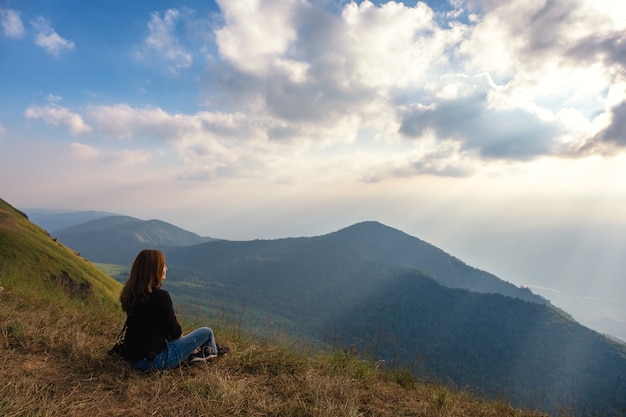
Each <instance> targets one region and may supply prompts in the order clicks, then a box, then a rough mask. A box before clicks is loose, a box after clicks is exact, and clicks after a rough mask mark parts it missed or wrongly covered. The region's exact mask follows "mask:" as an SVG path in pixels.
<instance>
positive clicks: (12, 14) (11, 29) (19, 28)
mask: <svg viewBox="0 0 626 417" xmlns="http://www.w3.org/2000/svg"><path fill="white" fill-rule="evenodd" d="M0 26H2V31H3V32H4V36H6V37H7V38H12V39H20V38H22V37H23V36H24V25H23V24H22V18H21V17H20V12H18V11H16V10H13V9H0Z"/></svg>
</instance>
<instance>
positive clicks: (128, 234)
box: [40, 212, 215, 265]
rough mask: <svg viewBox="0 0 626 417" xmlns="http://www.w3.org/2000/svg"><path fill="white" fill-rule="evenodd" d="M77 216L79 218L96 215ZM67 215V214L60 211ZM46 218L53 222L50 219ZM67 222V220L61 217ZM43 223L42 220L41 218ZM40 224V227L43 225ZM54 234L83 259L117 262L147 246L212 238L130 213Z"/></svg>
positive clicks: (161, 246)
mask: <svg viewBox="0 0 626 417" xmlns="http://www.w3.org/2000/svg"><path fill="white" fill-rule="evenodd" d="M96 213H100V212H92V213H90V214H92V216H86V217H85V216H83V217H79V218H82V219H85V218H91V217H95V216H97V214H96ZM63 216H67V214H63ZM47 221H49V222H51V223H52V224H61V222H54V219H53V218H49V219H48V220H47ZM64 222H65V223H70V221H69V219H67V220H64ZM42 224H45V222H43V221H42ZM42 224H40V226H42V227H44V226H43V225H42ZM53 234H54V237H55V238H57V239H59V241H61V242H63V244H64V245H66V246H68V247H70V248H72V249H74V250H76V251H77V252H79V253H80V254H81V255H82V256H84V257H85V258H86V259H89V260H91V261H93V262H102V263H110V264H119V265H130V264H131V263H132V262H133V260H134V259H135V256H137V253H139V251H140V250H142V249H144V248H146V247H150V248H159V249H165V248H168V247H174V246H191V245H197V244H199V243H203V242H210V241H212V240H215V239H213V238H210V237H202V236H199V235H197V234H195V233H192V232H189V231H186V230H183V229H181V228H179V227H176V226H173V225H171V224H169V223H165V222H163V221H160V220H140V219H136V218H134V217H129V216H120V215H112V216H101V217H97V218H95V219H94V220H89V221H86V222H81V223H78V224H74V225H72V226H69V227H66V228H62V229H57V230H56V231H55V232H54V233H53Z"/></svg>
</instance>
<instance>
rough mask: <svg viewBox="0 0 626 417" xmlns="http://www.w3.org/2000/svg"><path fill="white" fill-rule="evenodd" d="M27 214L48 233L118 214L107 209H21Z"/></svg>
mask: <svg viewBox="0 0 626 417" xmlns="http://www.w3.org/2000/svg"><path fill="white" fill-rule="evenodd" d="M22 211H23V212H24V213H26V214H27V215H28V219H29V220H30V221H31V222H33V223H35V224H36V225H38V226H40V227H42V228H44V229H45V230H47V231H48V232H50V233H54V232H56V231H57V230H61V229H65V228H68V227H71V226H75V225H77V224H81V223H87V222H89V221H92V220H96V219H101V218H103V217H109V216H118V214H115V213H109V212H107V211H94V210H87V211H71V210H50V209H42V208H34V209H22Z"/></svg>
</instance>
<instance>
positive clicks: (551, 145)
mask: <svg viewBox="0 0 626 417" xmlns="http://www.w3.org/2000/svg"><path fill="white" fill-rule="evenodd" d="M625 33H626V5H624V3H623V2H622V1H621V0H552V1H527V0H511V1H507V2H501V1H496V0H450V1H436V2H426V3H423V2H415V1H413V2H404V3H402V2H392V1H390V2H386V1H378V2H373V3H372V2H367V1H362V2H346V1H339V0H336V1H333V0H328V1H324V0H313V1H305V0H271V1H270V0H256V1H252V0H245V1H244V0H241V1H236V2H235V1H226V0H223V1H216V2H210V1H188V2H185V1H177V2H172V1H151V2H126V1H115V0H113V1H108V2H85V1H53V0H48V1H28V0H20V1H17V0H16V1H9V0H0V148H1V149H2V151H1V152H0V176H1V178H2V183H1V185H0V197H2V198H3V199H5V200H6V201H8V202H9V203H11V204H13V205H15V206H18V207H21V208H28V207H31V208H35V207H38V208H39V207H41V208H50V209H71V210H89V209H93V210H105V211H112V212H116V213H121V214H126V215H131V216H135V217H138V218H143V219H149V218H158V219H161V220H164V221H168V222H170V223H173V224H175V225H177V226H180V227H183V228H185V229H188V230H191V231H194V232H196V233H199V234H202V235H209V236H214V237H221V238H227V239H255V238H278V237H286V236H311V235H318V234H323V233H328V232H331V231H334V230H337V229H339V228H341V227H345V226H348V225H350V224H353V223H356V222H358V221H362V220H378V221H380V222H382V223H385V224H387V225H390V226H393V227H396V228H398V229H401V230H403V231H405V232H407V233H409V234H411V235H413V236H417V237H420V238H422V239H424V240H427V241H429V242H431V243H433V244H435V245H437V246H440V247H442V249H444V250H447V251H448V252H450V253H452V254H454V255H455V256H457V257H459V258H461V259H463V260H465V261H466V262H468V263H470V264H472V265H475V266H477V267H480V268H482V269H486V270H488V271H490V272H494V273H497V274H498V276H500V277H501V278H503V279H506V280H509V281H512V282H514V283H516V284H518V285H530V286H535V287H537V288H539V287H542V288H547V290H545V291H552V290H554V291H559V292H560V293H565V292H568V293H571V294H572V295H573V296H578V295H580V293H581V291H582V292H585V294H584V295H586V296H593V297H596V298H598V299H600V298H602V297H605V296H606V294H607V293H608V294H615V293H616V291H621V292H622V293H623V290H624V289H625V288H623V286H620V285H622V284H620V283H619V281H622V280H623V279H621V277H622V274H621V272H620V268H622V267H626V265H622V264H620V263H619V262H617V261H615V260H611V261H610V262H604V264H610V265H613V266H614V268H612V269H611V270H610V271H609V270H606V268H604V269H602V276H598V277H593V285H590V284H589V281H590V279H591V278H589V277H588V276H587V275H585V276H583V275H581V274H579V275H576V274H575V273H574V272H575V271H574V272H571V271H572V268H571V267H565V266H564V267H563V268H561V270H560V271H561V272H560V273H555V272H554V271H555V269H554V268H555V265H556V268H558V265H564V264H565V263H566V262H567V261H568V259H570V258H571V257H572V256H573V255H572V254H573V253H574V251H575V249H573V248H572V249H571V250H570V251H565V252H563V251H561V252H559V253H560V255H558V256H557V255H555V256H554V257H553V258H552V259H551V260H546V257H545V256H542V253H544V254H545V253H547V252H549V251H550V250H551V247H550V246H548V244H547V243H546V242H548V241H549V242H551V243H550V244H551V245H554V244H556V243H554V242H553V241H552V240H551V239H544V240H543V241H532V242H531V241H529V240H528V239H527V237H528V235H529V233H528V231H542V232H546V231H548V230H552V231H554V232H553V233H554V236H557V237H558V236H563V233H561V231H562V227H569V228H575V229H576V230H577V233H576V234H575V235H576V236H585V234H584V233H583V232H582V231H584V232H585V233H587V234H593V235H594V236H597V235H598V230H600V229H598V228H601V227H606V226H607V225H608V227H609V228H612V229H613V230H622V229H621V228H622V227H624V225H626V157H625V155H624V152H623V150H624V146H626V132H625V131H626V126H625V124H624V120H626V66H625V65H626V36H625V35H624V34H625ZM602 230H606V229H602ZM522 238H524V239H526V240H523V239H522ZM581 239H582V237H581ZM594 239H595V238H594ZM625 239H626V238H625ZM625 239H621V240H620V239H617V238H616V239H612V240H611V242H613V243H612V246H611V248H609V249H607V251H606V253H620V251H619V250H618V249H622V247H624V246H625V245H626V244H625V243H624V242H625ZM510 242H526V243H524V244H522V243H519V244H518V245H517V246H511V245H510ZM559 242H560V243H558V244H563V241H562V240H561V241H559ZM566 243H567V244H571V243H572V242H571V239H570V241H568V242H566ZM542 244H543V245H545V246H544V247H543V252H537V251H536V248H537V247H541V245H542ZM581 245H582V244H581ZM581 245H579V246H577V247H584V245H582V246H581ZM566 246H567V245H566ZM567 247H570V246H567ZM503 248H508V251H504V250H503ZM625 249H626V247H625ZM522 250H524V251H526V252H524V253H523V256H526V257H527V259H528V262H527V263H524V264H522V265H519V264H518V263H516V262H515V260H516V259H517V258H518V257H519V256H520V251H522ZM586 253H588V252H586ZM494 254H497V258H496V257H495V255H494ZM577 256H578V257H577V260H579V261H580V260H581V259H587V258H585V257H584V256H585V255H584V253H583V255H580V254H579V255H577ZM615 257H617V255H615ZM596 258H597V257H596ZM596 258H594V259H592V258H591V257H589V259H587V261H588V263H586V264H585V265H596V263H597V262H598V260H597V259H596ZM594 262H596V263H594ZM547 263H549V265H548V264H547ZM574 269H576V270H580V268H574ZM547 270H550V271H551V272H550V274H547V273H546V272H545V271H547ZM596 270H597V269H596ZM621 270H623V269H621ZM567 271H570V272H567ZM555 276H556V277H558V278H555ZM583 289H584V290H583ZM546 294H547V293H546ZM572 299H573V298H572ZM607 303H608V302H607ZM573 304H576V303H573ZM605 305H608V304H605ZM603 311H604V310H603ZM606 317H608V313H607V315H602V316H601V317H600V318H599V319H598V320H599V321H601V322H607V320H609V319H607V318H606ZM611 317H612V318H611V319H610V322H611V323H612V326H613V327H612V329H614V328H626V312H625V311H621V312H618V313H617V314H615V310H612V313H611ZM624 334H626V330H624ZM624 337H626V336H624Z"/></svg>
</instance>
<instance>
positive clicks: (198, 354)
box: [120, 249, 229, 371]
mask: <svg viewBox="0 0 626 417" xmlns="http://www.w3.org/2000/svg"><path fill="white" fill-rule="evenodd" d="M166 274H167V266H166V265H165V256H163V253H162V252H161V251H159V250H155V249H144V250H142V251H141V252H140V253H139V255H137V258H136V259H135V262H134V263H133V266H132V269H131V270H130V276H129V277H128V280H127V281H126V284H124V288H123V289H122V294H121V295H120V300H121V302H122V309H123V310H124V311H125V312H126V315H127V318H126V336H125V338H124V342H123V343H122V345H121V350H120V354H121V355H122V357H124V358H125V359H126V360H128V361H129V362H131V363H132V365H133V366H134V367H135V368H137V369H139V370H142V371H149V370H163V369H169V368H173V367H175V366H177V365H179V364H181V363H182V362H183V361H185V360H186V359H189V362H190V363H194V362H202V361H207V360H209V359H212V358H215V357H216V356H220V355H224V354H226V353H227V352H228V351H229V349H228V348H227V347H224V346H217V345H216V343H215V338H214V336H213V330H211V329H210V328H208V327H201V328H199V329H196V330H194V331H192V332H191V333H189V334H187V335H185V336H183V335H182V330H181V327H180V324H179V323H178V320H177V319H176V315H175V313H174V307H173V305H172V299H171V298H170V295H169V293H168V292H167V291H165V290H163V289H161V284H162V283H163V280H164V279H165V277H166Z"/></svg>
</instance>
